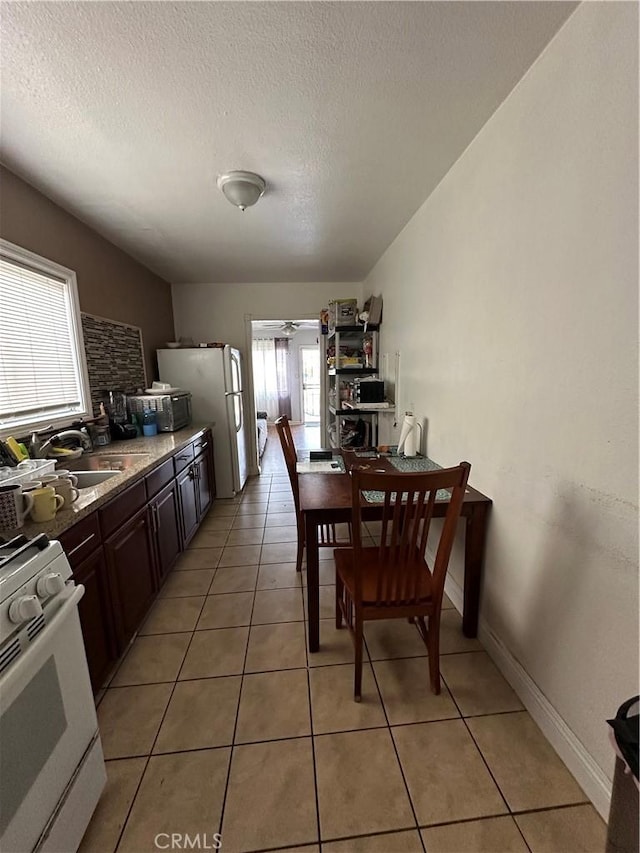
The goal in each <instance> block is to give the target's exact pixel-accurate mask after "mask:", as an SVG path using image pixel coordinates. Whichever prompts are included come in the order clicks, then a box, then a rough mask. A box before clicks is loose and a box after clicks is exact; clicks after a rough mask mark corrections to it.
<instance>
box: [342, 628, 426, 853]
mask: <svg viewBox="0 0 640 853" xmlns="http://www.w3.org/2000/svg"><path fill="white" fill-rule="evenodd" d="M347 630H348V629H347ZM363 642H364V644H365V647H366V649H367V654H368V653H369V646H368V644H367V641H366V639H365V638H364V634H363ZM363 663H364V661H363ZM370 665H371V674H372V676H373V681H374V684H375V685H376V690H377V691H378V697H379V699H380V705H381V707H382V713H383V714H384V718H385V720H386V722H387V731H388V732H389V739H390V740H391V746H392V748H393V751H394V754H395V756H396V761H397V762H398V767H399V768H400V775H401V776H402V782H403V784H404V789H405V791H406V794H407V798H408V800H409V806H410V808H411V814H412V815H413V819H414V820H415V824H416V829H417V828H418V826H419V822H418V815H417V813H416V809H415V805H414V803H413V797H412V796H411V791H410V789H409V783H408V782H407V777H406V776H405V772H404V767H403V766H402V761H401V760H400V754H399V753H398V747H397V745H396V742H395V738H394V737H393V729H392V727H391V723H390V721H389V715H388V714H387V708H386V705H385V703H384V696H383V695H382V689H381V687H380V684H379V683H378V678H377V676H376V671H375V669H374V667H373V663H372V662H371V661H370ZM418 835H419V837H420V844H421V845H422V849H423V850H424V853H427V849H426V846H425V843H424V841H423V840H422V833H420V832H418Z"/></svg>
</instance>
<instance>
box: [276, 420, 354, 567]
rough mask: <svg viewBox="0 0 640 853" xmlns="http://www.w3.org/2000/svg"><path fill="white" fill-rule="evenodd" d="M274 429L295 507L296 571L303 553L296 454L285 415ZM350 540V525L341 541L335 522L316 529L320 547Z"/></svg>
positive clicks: (332, 546)
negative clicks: (296, 530)
mask: <svg viewBox="0 0 640 853" xmlns="http://www.w3.org/2000/svg"><path fill="white" fill-rule="evenodd" d="M276 429H277V430H278V437H279V438H280V444H281V446H282V453H283V455H284V461H285V463H286V466H287V471H288V473H289V482H290V483H291V491H292V492H293V502H294V505H295V509H296V527H297V529H298V551H297V554H296V571H298V572H300V571H302V557H303V554H304V535H305V534H304V519H303V517H302V513H301V512H300V490H299V489H298V469H297V463H298V454H297V453H296V446H295V444H294V442H293V435H292V434H291V427H290V426H289V418H288V417H287V416H286V415H280V417H279V418H278V419H277V421H276ZM350 542H351V525H349V534H348V537H347V539H346V540H345V541H343V542H342V543H341V542H339V541H338V536H337V533H336V526H335V524H323V525H322V527H320V529H319V530H318V546H319V547H320V548H335V547H336V546H337V545H340V544H342V545H345V544H349V543H350Z"/></svg>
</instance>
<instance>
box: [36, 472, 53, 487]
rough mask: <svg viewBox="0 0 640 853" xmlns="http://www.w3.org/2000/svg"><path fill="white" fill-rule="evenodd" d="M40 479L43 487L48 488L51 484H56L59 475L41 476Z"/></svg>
mask: <svg viewBox="0 0 640 853" xmlns="http://www.w3.org/2000/svg"><path fill="white" fill-rule="evenodd" d="M38 479H39V480H40V482H41V483H42V485H43V486H48V485H49V484H50V483H53V482H55V481H56V480H57V479H58V475H57V474H41V475H40V476H39V477H38Z"/></svg>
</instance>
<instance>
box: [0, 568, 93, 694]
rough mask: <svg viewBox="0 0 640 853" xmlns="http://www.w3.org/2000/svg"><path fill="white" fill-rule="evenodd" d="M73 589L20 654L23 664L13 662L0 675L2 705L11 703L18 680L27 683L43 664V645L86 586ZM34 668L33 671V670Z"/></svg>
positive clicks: (48, 642)
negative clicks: (41, 654) (41, 658)
mask: <svg viewBox="0 0 640 853" xmlns="http://www.w3.org/2000/svg"><path fill="white" fill-rule="evenodd" d="M67 588H68V589H69V590H71V591H70V592H69V593H68V594H67V593H62V594H61V597H62V596H63V595H66V600H65V601H64V603H63V604H62V605H61V607H60V608H59V609H58V610H57V611H56V613H55V614H54V615H53V617H52V618H51V621H50V622H48V623H47V624H46V625H45V626H44V628H43V629H42V631H41V632H40V633H39V634H38V636H37V637H36V638H35V640H34V641H33V642H32V643H29V645H28V646H27V648H26V649H25V650H24V652H23V653H22V654H21V655H20V657H19V658H17V660H16V664H17V663H22V666H16V665H15V664H12V665H11V666H10V667H9V668H8V669H7V670H6V672H4V673H3V674H2V676H0V694H2V705H3V706H6V705H9V704H10V702H11V697H12V694H13V689H12V688H14V686H15V684H16V682H17V681H18V680H19V682H20V683H25V679H28V678H30V677H31V675H33V674H35V672H37V670H38V669H39V667H40V666H41V665H42V661H41V660H40V659H39V653H40V652H41V650H42V648H43V647H45V648H46V647H47V646H49V644H50V643H51V640H52V638H53V636H54V635H55V634H56V633H57V632H58V630H59V629H60V627H61V626H62V625H63V623H64V621H65V619H66V618H67V616H68V615H69V613H70V612H71V611H72V610H73V609H74V608H77V607H78V602H79V601H80V599H81V598H82V596H83V595H84V587H83V586H82V584H78V585H77V586H74V587H72V586H69V587H67ZM27 663H28V664H29V665H28V666H27V671H25V668H24V667H25V665H27ZM31 670H33V672H31Z"/></svg>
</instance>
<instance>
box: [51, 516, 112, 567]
mask: <svg viewBox="0 0 640 853" xmlns="http://www.w3.org/2000/svg"><path fill="white" fill-rule="evenodd" d="M58 538H59V540H60V544H61V545H62V547H63V549H64V552H65V554H66V555H67V559H68V560H69V565H70V566H71V568H72V569H76V568H77V567H78V566H79V565H80V563H81V562H82V561H83V560H84V559H86V558H87V557H88V556H89V555H90V554H92V553H93V551H95V550H96V548H98V547H99V545H100V543H101V542H102V537H101V536H100V525H99V524H98V513H97V512H92V513H91V515H88V516H87V517H86V518H83V519H82V521H79V522H78V523H77V524H74V525H73V527H70V528H69V530H65V531H64V533H61V534H60V536H59V537H58Z"/></svg>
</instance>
